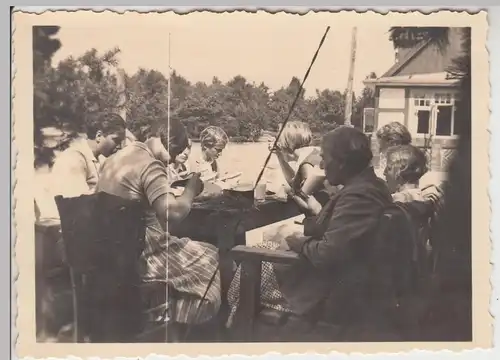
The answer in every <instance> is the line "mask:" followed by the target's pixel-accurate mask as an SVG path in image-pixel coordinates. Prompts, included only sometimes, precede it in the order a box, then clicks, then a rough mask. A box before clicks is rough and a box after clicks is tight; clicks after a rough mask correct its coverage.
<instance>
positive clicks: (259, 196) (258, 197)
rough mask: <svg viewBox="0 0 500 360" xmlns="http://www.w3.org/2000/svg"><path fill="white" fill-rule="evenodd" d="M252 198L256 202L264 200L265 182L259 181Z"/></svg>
mask: <svg viewBox="0 0 500 360" xmlns="http://www.w3.org/2000/svg"><path fill="white" fill-rule="evenodd" d="M253 198H254V200H255V202H256V203H262V202H264V201H265V200H266V183H259V184H257V186H255V190H254V194H253Z"/></svg>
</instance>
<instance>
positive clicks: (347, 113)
mask: <svg viewBox="0 0 500 360" xmlns="http://www.w3.org/2000/svg"><path fill="white" fill-rule="evenodd" d="M357 33H358V28H357V27H354V28H353V29H352V39H351V64H350V66H349V78H348V79H347V94H346V101H345V109H344V125H347V126H352V125H351V116H352V83H353V79H354V65H355V63H356V37H357Z"/></svg>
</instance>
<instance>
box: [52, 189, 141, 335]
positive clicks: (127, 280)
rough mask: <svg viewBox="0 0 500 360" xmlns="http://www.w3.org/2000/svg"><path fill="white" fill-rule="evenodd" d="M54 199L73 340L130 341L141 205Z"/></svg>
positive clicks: (97, 197)
mask: <svg viewBox="0 0 500 360" xmlns="http://www.w3.org/2000/svg"><path fill="white" fill-rule="evenodd" d="M55 200H56V204H57V207H58V210H59V214H60V218H61V230H62V234H63V241H64V249H65V255H66V260H67V262H68V264H69V266H70V271H71V279H72V286H73V293H74V319H75V341H77V342H82V341H84V339H85V337H88V339H89V340H90V341H91V342H130V341H131V340H132V339H133V337H134V336H135V334H136V333H137V332H138V331H140V328H141V321H142V304H141V302H142V299H141V294H140V286H141V278H140V272H139V268H138V266H139V264H140V262H139V257H140V254H141V252H142V248H143V243H144V232H145V225H144V219H143V214H144V211H143V208H142V205H141V204H140V203H139V202H136V201H130V200H125V199H122V198H119V197H117V196H112V195H109V194H105V193H97V194H92V195H82V196H80V197H76V198H63V197H60V196H58V197H56V199H55Z"/></svg>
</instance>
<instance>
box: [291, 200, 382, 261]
mask: <svg viewBox="0 0 500 360" xmlns="http://www.w3.org/2000/svg"><path fill="white" fill-rule="evenodd" d="M378 210H379V206H378V205H377V204H376V203H375V202H374V201H373V200H372V199H371V198H370V197H369V196H366V195H364V194H362V193H351V194H345V195H344V196H342V197H340V198H339V199H338V201H337V203H336V205H335V208H334V211H333V214H332V217H331V218H330V222H329V224H328V229H327V231H326V232H325V234H324V235H323V238H322V239H319V240H318V239H310V240H307V241H304V243H303V245H302V247H301V248H300V250H299V251H297V249H296V248H295V249H294V250H295V251H297V252H299V253H300V254H301V255H302V256H303V257H305V258H306V259H308V260H309V261H310V262H311V263H312V264H313V266H315V267H316V268H319V269H328V268H331V267H332V265H335V264H338V263H341V262H345V261H349V260H350V256H351V253H350V244H351V242H352V241H355V240H357V239H359V238H361V237H362V236H364V235H366V233H367V232H368V231H370V230H371V229H373V227H374V226H375V225H376V223H377V221H378Z"/></svg>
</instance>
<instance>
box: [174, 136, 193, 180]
mask: <svg viewBox="0 0 500 360" xmlns="http://www.w3.org/2000/svg"><path fill="white" fill-rule="evenodd" d="M191 147H192V142H191V140H188V145H187V147H186V148H185V149H184V151H183V152H182V153H180V154H179V155H177V156H176V158H175V161H174V162H173V163H172V164H170V165H169V166H168V175H169V180H170V182H174V181H177V180H182V179H185V178H186V177H187V176H188V175H189V174H190V169H189V165H188V159H189V155H190V154H191Z"/></svg>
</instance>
